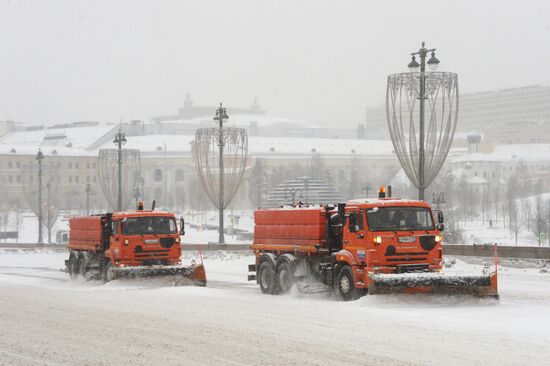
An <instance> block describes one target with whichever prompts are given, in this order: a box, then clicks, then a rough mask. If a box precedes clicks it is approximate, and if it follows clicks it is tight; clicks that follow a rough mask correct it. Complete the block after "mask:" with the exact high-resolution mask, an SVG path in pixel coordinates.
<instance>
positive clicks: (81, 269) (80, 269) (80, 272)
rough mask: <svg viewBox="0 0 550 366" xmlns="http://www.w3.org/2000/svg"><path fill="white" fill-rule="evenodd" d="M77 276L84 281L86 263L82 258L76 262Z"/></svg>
mask: <svg viewBox="0 0 550 366" xmlns="http://www.w3.org/2000/svg"><path fill="white" fill-rule="evenodd" d="M78 275H79V276H80V277H82V278H84V279H86V261H85V260H84V257H80V259H79V260H78Z"/></svg>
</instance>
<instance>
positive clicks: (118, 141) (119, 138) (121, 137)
mask: <svg viewBox="0 0 550 366" xmlns="http://www.w3.org/2000/svg"><path fill="white" fill-rule="evenodd" d="M126 141H127V140H126V134H125V133H124V132H122V128H119V129H118V133H117V134H116V135H115V139H114V141H113V143H114V144H115V145H118V195H117V211H122V145H124V144H126Z"/></svg>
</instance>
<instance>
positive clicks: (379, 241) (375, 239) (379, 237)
mask: <svg viewBox="0 0 550 366" xmlns="http://www.w3.org/2000/svg"><path fill="white" fill-rule="evenodd" d="M373 241H374V244H381V243H382V237H381V236H375V237H374V238H373Z"/></svg>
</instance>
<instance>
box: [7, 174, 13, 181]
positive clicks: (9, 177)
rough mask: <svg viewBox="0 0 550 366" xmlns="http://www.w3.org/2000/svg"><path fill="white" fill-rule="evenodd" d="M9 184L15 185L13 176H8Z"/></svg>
mask: <svg viewBox="0 0 550 366" xmlns="http://www.w3.org/2000/svg"><path fill="white" fill-rule="evenodd" d="M8 183H13V177H12V176H11V175H10V176H8Z"/></svg>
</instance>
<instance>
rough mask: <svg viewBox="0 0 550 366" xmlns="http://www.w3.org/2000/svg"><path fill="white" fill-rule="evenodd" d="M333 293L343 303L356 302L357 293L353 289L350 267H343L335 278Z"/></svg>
mask: <svg viewBox="0 0 550 366" xmlns="http://www.w3.org/2000/svg"><path fill="white" fill-rule="evenodd" d="M334 285H335V292H336V294H337V295H339V296H340V297H341V298H342V300H344V301H351V300H357V299H358V298H359V296H358V291H357V289H356V288H355V283H354V281H353V272H352V270H351V267H350V266H348V265H345V266H343V267H342V269H341V270H340V272H338V276H337V278H336V283H335V284H334Z"/></svg>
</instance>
